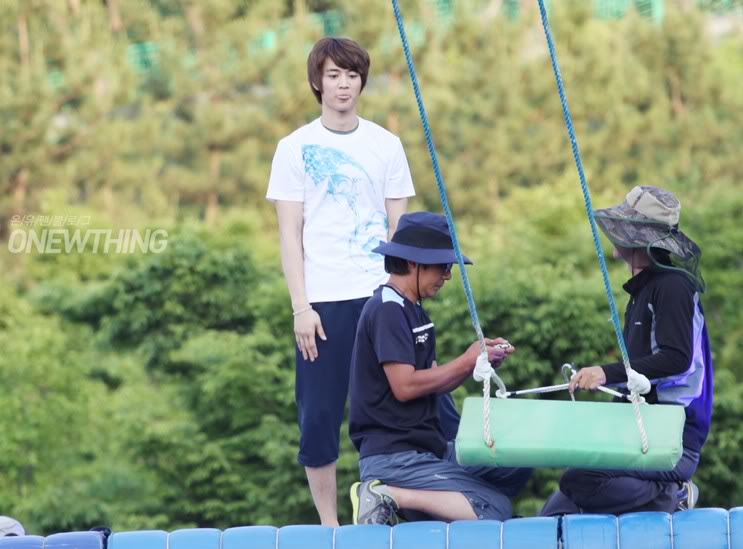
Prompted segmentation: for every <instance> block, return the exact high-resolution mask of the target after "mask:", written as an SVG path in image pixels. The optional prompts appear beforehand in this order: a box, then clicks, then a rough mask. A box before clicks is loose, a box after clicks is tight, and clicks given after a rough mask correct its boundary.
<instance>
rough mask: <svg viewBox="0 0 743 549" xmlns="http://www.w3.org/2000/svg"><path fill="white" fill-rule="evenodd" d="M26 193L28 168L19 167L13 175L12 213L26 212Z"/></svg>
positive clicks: (20, 213) (21, 213)
mask: <svg viewBox="0 0 743 549" xmlns="http://www.w3.org/2000/svg"><path fill="white" fill-rule="evenodd" d="M27 194H28V168H21V169H20V171H19V172H18V174H17V175H16V176H15V184H14V185H13V212H12V213H13V215H23V214H24V213H25V212H26V195H27Z"/></svg>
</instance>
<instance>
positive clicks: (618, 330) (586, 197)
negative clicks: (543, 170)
mask: <svg viewBox="0 0 743 549" xmlns="http://www.w3.org/2000/svg"><path fill="white" fill-rule="evenodd" d="M537 2H538V3H539V14H540V16H541V19H542V27H543V28H544V35H545V37H546V39H547V48H548V49H549V54H550V61H551V62H552V70H553V72H554V73H555V81H556V83H557V92H558V94H559V95H560V103H561V104H562V113H563V117H564V118H565V127H566V128H567V131H568V137H569V138H570V145H571V148H572V151H573V158H574V160H575V166H576V168H577V169H578V176H579V178H580V185H581V189H582V190H583V201H584V202H585V206H586V213H587V214H588V221H589V224H590V226H591V235H592V236H593V244H594V247H595V248H596V256H597V257H598V261H599V267H600V268H601V274H602V276H603V279H604V290H605V292H606V298H607V300H608V301H609V309H610V310H611V320H612V324H613V326H614V334H615V336H616V338H617V343H618V344H619V349H620V350H621V352H622V362H623V363H624V370H625V372H626V373H627V378H629V373H630V372H631V371H632V367H631V366H630V362H629V356H628V354H627V346H626V345H625V342H624V336H623V335H622V327H621V324H620V322H619V314H618V313H617V306H616V303H615V301H614V294H613V292H612V290H611V283H610V282H609V270H608V269H607V267H606V260H605V259H604V252H603V250H602V249H601V242H600V240H599V235H598V229H597V227H596V220H595V218H594V214H593V206H592V205H591V194H590V192H589V190H588V183H587V182H586V176H585V173H584V172H583V162H582V161H581V158H580V150H579V149H578V140H577V139H576V137H575V131H574V129H573V119H572V117H571V116H570V109H569V108H568V100H567V97H566V95H565V86H564V85H563V82H562V76H561V75H560V67H559V65H558V64H557V53H556V51H555V44H554V41H553V40H552V31H551V30H550V25H549V20H548V19H547V9H546V8H545V5H544V0H537ZM638 397H639V395H638V394H637V393H636V392H635V391H632V393H631V394H630V400H631V401H632V407H633V411H634V413H635V420H636V421H637V428H638V429H639V431H640V439H641V442H642V453H643V454H646V453H647V452H648V448H649V445H648V435H647V433H646V432H645V424H644V423H643V420H642V414H641V413H640V403H639V398H638Z"/></svg>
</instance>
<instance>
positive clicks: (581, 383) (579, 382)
mask: <svg viewBox="0 0 743 549" xmlns="http://www.w3.org/2000/svg"><path fill="white" fill-rule="evenodd" d="M604 383H606V374H604V370H603V369H602V368H601V366H590V367H588V368H581V369H580V370H578V373H577V374H575V375H574V376H573V378H572V379H571V380H570V384H569V385H568V391H570V392H571V393H574V392H575V388H576V387H578V388H580V389H589V390H591V391H595V390H596V389H597V388H598V386H599V385H603V384H604Z"/></svg>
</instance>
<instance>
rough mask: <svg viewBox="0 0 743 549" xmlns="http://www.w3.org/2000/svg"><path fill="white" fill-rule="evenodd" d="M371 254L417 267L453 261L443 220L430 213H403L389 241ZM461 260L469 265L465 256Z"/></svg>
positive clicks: (470, 262) (449, 237) (454, 260)
mask: <svg viewBox="0 0 743 549" xmlns="http://www.w3.org/2000/svg"><path fill="white" fill-rule="evenodd" d="M372 251H374V252H377V253H378V254H382V255H388V256H392V257H399V258H401V259H406V260H408V261H414V262H415V263H420V264H421V265H441V264H445V263H456V262H457V256H456V255H455V254H454V246H453V245H452V241H451V233H449V225H448V224H447V223H446V217H444V216H443V215H441V214H435V213H431V212H412V213H407V214H403V215H402V216H401V217H400V221H399V222H398V224H397V230H396V231H395V234H394V235H392V241H391V242H383V243H381V244H380V245H379V246H377V247H376V248H374V250H372ZM462 259H464V262H465V263H467V264H468V265H472V261H471V260H470V259H469V258H468V257H466V256H464V255H463V256H462Z"/></svg>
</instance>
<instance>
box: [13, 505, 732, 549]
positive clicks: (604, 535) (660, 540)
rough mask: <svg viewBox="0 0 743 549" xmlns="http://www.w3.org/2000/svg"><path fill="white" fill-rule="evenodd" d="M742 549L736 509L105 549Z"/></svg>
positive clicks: (29, 542)
mask: <svg viewBox="0 0 743 549" xmlns="http://www.w3.org/2000/svg"><path fill="white" fill-rule="evenodd" d="M104 547H105V540H104V538H103V536H102V535H101V534H100V533H98V532H71V533H66V534H55V535H53V536H49V537H46V538H44V537H41V536H25V537H17V538H2V539H0V548H1V549H104ZM622 548H624V549H629V548H633V549H635V548H636V549H743V507H737V508H735V509H732V510H731V511H726V510H724V509H694V510H692V511H684V512H680V513H675V514H673V515H669V514H666V513H632V514H628V515H623V516H621V517H614V516H609V515H568V516H566V517H563V518H560V519H558V518H520V519H511V520H507V521H505V522H499V521H496V520H486V521H458V522H453V523H451V524H446V523H444V522H414V523H407V524H400V525H398V526H394V527H389V526H342V527H340V528H335V529H333V528H326V527H324V526H285V527H283V528H274V527H272V526H244V527H240V528H230V529H228V530H225V531H224V532H222V531H220V530H216V529H209V528H198V529H191V530H177V531H175V532H171V533H168V532H163V531H143V532H116V533H114V534H112V535H111V536H110V537H109V538H108V549H622Z"/></svg>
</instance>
